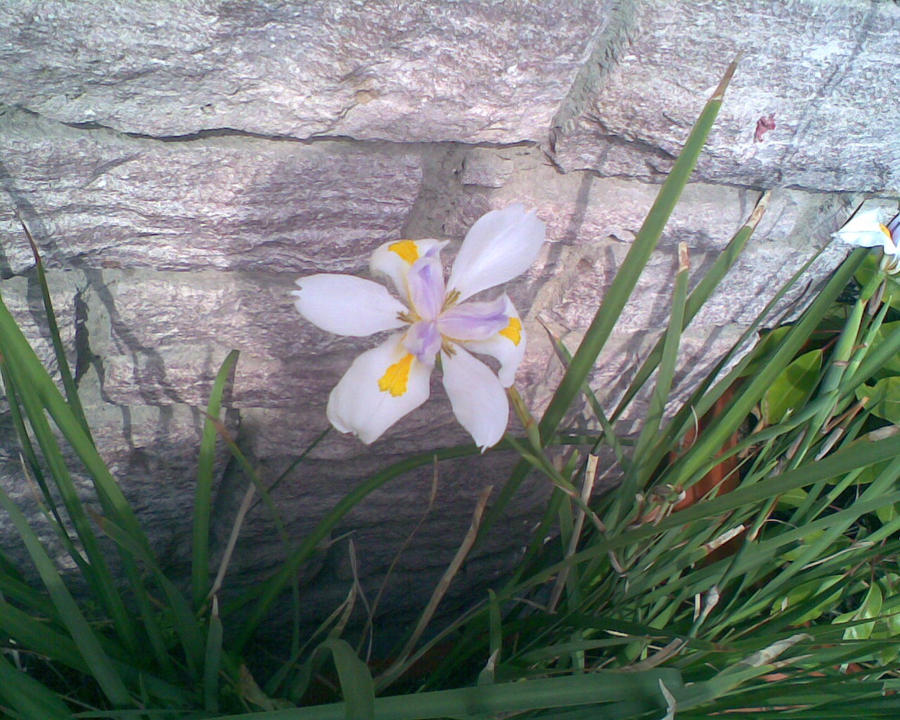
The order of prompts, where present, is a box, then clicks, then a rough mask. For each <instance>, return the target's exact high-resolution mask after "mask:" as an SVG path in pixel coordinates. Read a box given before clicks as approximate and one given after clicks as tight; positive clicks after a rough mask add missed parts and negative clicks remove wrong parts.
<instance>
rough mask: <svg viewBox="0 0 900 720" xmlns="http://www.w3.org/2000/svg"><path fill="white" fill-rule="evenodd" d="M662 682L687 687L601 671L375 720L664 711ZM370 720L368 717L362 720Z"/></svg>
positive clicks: (468, 694) (319, 719)
mask: <svg viewBox="0 0 900 720" xmlns="http://www.w3.org/2000/svg"><path fill="white" fill-rule="evenodd" d="M660 682H663V683H664V684H665V686H666V687H667V688H668V689H670V690H671V691H673V692H674V691H676V690H677V691H680V690H682V689H683V687H684V685H683V683H682V679H681V674H680V673H679V672H678V671H677V670H675V669H673V668H658V669H654V670H648V671H644V672H631V673H626V672H613V671H600V672H594V673H586V674H583V675H576V676H570V677H558V678H538V679H533V680H523V681H520V682H511V683H498V684H492V685H481V686H478V687H467V688H459V689H455V690H441V691H436V692H424V693H416V694H412V695H400V696H394V697H382V698H376V699H375V702H374V714H373V715H372V716H371V717H374V718H375V720H427V719H428V718H447V717H453V718H473V720H474V719H475V718H479V717H505V716H506V715H507V714H510V713H516V712H527V711H534V710H543V709H556V708H565V707H577V706H586V707H587V706H594V707H593V712H594V713H595V715H594V717H598V718H602V717H605V714H604V710H605V708H604V707H603V705H602V704H603V703H616V702H623V701H629V700H636V699H641V700H643V701H644V702H645V703H646V707H649V708H651V709H656V712H657V715H658V714H659V712H661V711H665V709H666V702H665V698H664V696H663V694H662V693H661V692H660V686H659V684H660ZM348 717H355V716H351V715H349V714H347V711H346V709H345V705H344V703H333V704H330V705H317V706H313V707H303V708H292V709H289V710H275V711H271V712H267V713H250V714H248V715H223V716H218V717H215V718H210V720H344V719H345V718H348ZM360 717H366V716H360Z"/></svg>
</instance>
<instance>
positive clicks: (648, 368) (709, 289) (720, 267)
mask: <svg viewBox="0 0 900 720" xmlns="http://www.w3.org/2000/svg"><path fill="white" fill-rule="evenodd" d="M769 195H770V192H769V191H766V192H765V193H763V195H762V197H761V198H760V199H759V201H758V202H757V204H756V208H754V210H753V212H752V213H750V217H749V218H748V219H747V222H745V223H744V224H743V225H742V226H741V228H740V229H739V230H738V231H737V232H736V233H735V234H734V236H733V237H732V238H731V240H730V241H729V243H728V245H727V246H726V247H725V249H724V250H723V251H722V252H721V253H719V255H718V256H717V257H716V260H715V262H714V263H713V265H712V267H711V268H710V269H709V271H708V272H707V273H706V274H705V275H704V276H703V278H702V279H701V280H700V282H699V283H697V286H696V287H695V288H694V289H693V290H692V291H691V294H690V295H689V296H688V299H687V303H686V305H685V308H684V325H683V328H686V327H687V326H688V325H689V324H690V322H691V320H693V319H694V316H695V315H696V314H697V313H698V312H699V311H700V309H701V308H702V307H703V305H704V304H705V303H706V301H707V300H708V299H709V298H710V296H711V295H712V293H713V291H714V290H715V289H716V288H717V287H718V286H719V283H720V282H721V281H722V278H724V277H725V275H726V274H727V273H728V271H729V270H730V269H731V266H732V265H734V263H735V262H736V261H737V259H738V258H739V257H740V255H741V253H742V252H743V251H744V247H745V246H746V244H747V241H748V240H749V239H750V237H751V236H752V235H753V231H754V230H756V226H757V225H759V221H760V220H762V217H763V215H764V214H765V212H766V208H767V207H768V204H769ZM683 328H682V329H683ZM664 342H665V337H662V338H660V339H659V340H658V341H657V343H656V345H655V346H654V347H653V349H652V350H651V351H650V353H649V355H647V358H646V359H645V360H644V362H643V363H642V364H641V367H640V368H639V369H638V371H637V373H636V374H635V376H634V379H633V380H632V381H631V384H630V385H629V386H628V389H627V390H626V391H625V394H624V395H623V396H622V399H621V400H620V401H619V404H618V406H617V407H616V409H615V410H614V411H613V412H612V413H611V414H610V416H609V417H610V422H615V421H616V420H617V419H618V417H619V416H620V415H621V414H622V412H623V411H624V410H625V408H626V407H628V405H629V404H630V403H631V401H632V400H633V399H634V396H635V395H637V393H638V391H639V390H640V389H641V388H642V387H643V385H644V383H645V382H647V379H648V378H649V377H650V375H652V374H653V370H654V369H655V368H656V366H657V365H658V364H659V361H660V357H661V356H662V348H663V343H664Z"/></svg>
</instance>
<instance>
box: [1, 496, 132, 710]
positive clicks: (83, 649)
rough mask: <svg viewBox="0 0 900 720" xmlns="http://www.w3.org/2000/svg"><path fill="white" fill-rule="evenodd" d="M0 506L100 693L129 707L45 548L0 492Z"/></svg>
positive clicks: (108, 661)
mask: <svg viewBox="0 0 900 720" xmlns="http://www.w3.org/2000/svg"><path fill="white" fill-rule="evenodd" d="M0 506H2V507H3V509H4V510H5V511H6V513H7V515H8V516H9V518H10V520H11V521H12V524H13V526H14V527H15V528H16V531H17V532H18V534H19V537H20V538H21V539H22V542H23V544H24V545H25V548H26V549H27V551H28V554H29V555H30V556H31V559H32V561H33V562H34V565H35V567H36V568H37V571H38V573H39V574H40V576H41V580H42V581H43V583H44V586H45V587H46V588H47V592H48V593H49V594H50V598H51V599H52V601H53V604H54V605H55V606H56V610H57V613H58V615H59V617H60V619H61V621H62V622H63V623H64V624H65V626H66V628H67V629H68V630H69V632H70V633H71V635H72V639H73V640H74V641H75V644H76V645H77V646H78V650H79V652H80V653H81V656H82V657H83V658H84V661H85V663H86V664H87V665H88V667H90V669H91V675H92V677H93V678H94V679H95V680H96V681H97V683H98V684H99V685H100V688H101V689H102V690H103V693H104V694H105V695H106V697H107V698H108V699H109V701H110V702H111V703H113V705H117V706H123V707H124V706H127V705H130V704H131V698H130V696H129V694H128V691H127V690H126V689H125V685H124V684H123V682H122V679H121V678H120V677H119V674H118V673H117V672H116V670H115V668H114V666H113V665H112V663H111V662H110V660H109V658H108V657H107V655H106V653H105V652H103V649H102V648H101V647H100V642H99V641H98V639H97V637H96V636H95V635H94V633H93V631H92V630H91V627H90V625H89V624H88V622H87V620H86V619H85V617H84V615H82V613H81V610H79V609H78V605H77V604H76V603H75V600H74V599H73V598H72V595H71V594H70V593H69V591H68V589H67V588H66V586H65V584H64V583H63V580H62V578H61V577H60V576H59V573H58V572H57V571H56V568H55V567H54V566H53V562H52V561H51V560H50V558H49V557H48V556H47V553H46V552H45V551H44V548H43V547H41V544H40V541H39V540H38V538H37V535H35V533H34V531H33V530H32V529H31V527H30V526H29V525H28V522H27V521H26V520H25V516H24V515H22V513H21V512H20V511H19V508H17V507H16V505H15V504H14V503H13V502H12V500H11V499H10V497H9V496H8V495H7V494H6V493H5V492H4V491H3V490H2V489H0Z"/></svg>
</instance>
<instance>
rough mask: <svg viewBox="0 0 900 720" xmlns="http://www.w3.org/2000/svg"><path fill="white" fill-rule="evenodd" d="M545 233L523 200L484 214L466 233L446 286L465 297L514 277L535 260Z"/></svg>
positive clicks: (542, 225)
mask: <svg viewBox="0 0 900 720" xmlns="http://www.w3.org/2000/svg"><path fill="white" fill-rule="evenodd" d="M545 234H546V226H545V225H544V223H542V222H541V221H540V220H538V218H537V215H536V214H535V213H534V211H531V212H526V210H525V206H524V205H522V204H521V203H519V204H516V205H510V206H509V207H507V208H504V209H503V210H493V211H492V212H489V213H487V214H486V215H482V216H481V217H480V218H479V219H478V220H477V221H476V222H475V224H474V225H473V226H472V227H471V229H470V230H469V232H468V233H467V234H466V239H465V240H464V241H463V244H462V247H461V248H460V249H459V254H458V255H457V256H456V260H455V261H454V263H453V270H452V271H451V272H450V280H449V281H448V283H447V286H448V287H449V288H450V290H456V291H457V292H459V299H460V300H465V299H466V298H467V297H470V296H472V295H474V294H475V293H477V292H481V291H482V290H486V289H487V288H490V287H494V286H495V285H500V284H501V283H505V282H506V281H507V280H512V278H514V277H516V276H517V275H521V274H522V273H523V272H525V271H526V270H527V269H528V268H529V267H530V266H531V264H532V263H533V262H534V260H535V258H536V257H537V254H538V252H539V251H540V249H541V245H542V244H543V243H544V236H545Z"/></svg>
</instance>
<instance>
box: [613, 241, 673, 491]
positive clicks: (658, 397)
mask: <svg viewBox="0 0 900 720" xmlns="http://www.w3.org/2000/svg"><path fill="white" fill-rule="evenodd" d="M678 256H679V258H678V273H677V275H676V276H675V291H674V293H673V295H672V312H671V314H670V317H669V326H668V328H666V333H665V336H664V338H663V347H662V353H661V354H660V362H659V369H658V371H657V375H656V387H655V388H654V390H653V394H652V395H651V396H650V406H649V407H648V408H647V415H646V418H645V420H644V427H643V428H642V429H641V434H640V435H639V436H638V441H637V445H635V448H634V462H633V463H632V468H631V469H632V472H631V473H629V475H630V476H631V477H630V478H629V480H628V482H627V484H628V485H629V486H632V487H628V488H626V489H625V490H624V491H623V492H622V493H621V495H622V496H623V497H633V496H634V492H635V491H636V490H637V489H638V488H639V487H641V486H642V482H641V481H642V480H645V479H646V477H647V476H648V475H649V473H650V471H652V469H653V468H647V467H644V466H642V465H640V461H641V458H643V456H644V451H645V450H646V449H647V447H648V446H649V445H650V444H651V443H652V442H653V441H654V440H655V439H656V436H657V433H658V432H659V426H660V423H661V422H662V416H663V411H664V410H665V409H666V402H667V401H668V399H669V393H670V392H671V390H672V379H673V378H674V377H675V363H676V361H677V360H678V346H679V344H680V342H681V330H682V328H683V327H684V315H685V302H686V300H687V289H688V269H689V268H690V265H689V263H688V257H687V246H686V245H684V244H681V245H679V248H678Z"/></svg>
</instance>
